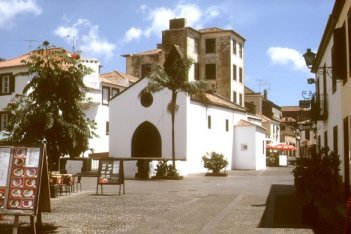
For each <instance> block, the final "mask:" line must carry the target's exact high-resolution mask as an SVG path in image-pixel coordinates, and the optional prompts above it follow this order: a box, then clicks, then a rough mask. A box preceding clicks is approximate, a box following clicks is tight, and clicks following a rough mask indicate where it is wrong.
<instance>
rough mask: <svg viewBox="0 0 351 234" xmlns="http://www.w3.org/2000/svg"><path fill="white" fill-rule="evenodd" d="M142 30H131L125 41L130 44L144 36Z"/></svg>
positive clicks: (127, 33)
mask: <svg viewBox="0 0 351 234" xmlns="http://www.w3.org/2000/svg"><path fill="white" fill-rule="evenodd" d="M142 33H143V32H142V30H141V29H140V28H134V27H132V28H130V29H129V30H128V31H127V32H126V34H125V36H124V41H126V42H129V41H131V40H134V39H137V38H139V37H140V36H141V35H142Z"/></svg>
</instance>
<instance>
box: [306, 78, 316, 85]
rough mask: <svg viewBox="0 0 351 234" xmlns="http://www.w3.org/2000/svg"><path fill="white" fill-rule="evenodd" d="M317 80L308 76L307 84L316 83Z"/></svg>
mask: <svg viewBox="0 0 351 234" xmlns="http://www.w3.org/2000/svg"><path fill="white" fill-rule="evenodd" d="M315 83H316V80H315V79H314V78H308V79H307V84H315Z"/></svg>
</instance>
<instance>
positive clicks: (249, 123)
mask: <svg viewBox="0 0 351 234" xmlns="http://www.w3.org/2000/svg"><path fill="white" fill-rule="evenodd" d="M235 126H254V127H257V128H261V129H263V130H265V131H266V129H265V128H264V127H262V126H260V125H257V124H254V123H251V122H249V121H246V120H243V119H241V120H240V121H239V122H238V123H237V124H236V125H235Z"/></svg>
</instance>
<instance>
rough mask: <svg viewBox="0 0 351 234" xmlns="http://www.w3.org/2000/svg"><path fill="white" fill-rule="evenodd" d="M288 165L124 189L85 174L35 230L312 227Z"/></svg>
mask: <svg viewBox="0 0 351 234" xmlns="http://www.w3.org/2000/svg"><path fill="white" fill-rule="evenodd" d="M291 169H292V168H290V167H284V168H268V169H266V170H263V171H251V170H242V171H230V172H229V175H228V176H227V177H207V176H204V175H203V174H196V175H189V176H185V177H184V179H183V180H176V181H172V180H149V181H141V180H126V182H125V190H126V194H125V195H121V196H118V188H119V187H118V186H115V185H108V186H104V195H96V193H95V191H96V178H93V177H83V179H82V187H83V192H78V193H72V194H71V195H68V196H66V195H63V196H59V197H58V198H52V199H51V206H52V212H51V213H43V215H42V220H43V224H44V227H43V230H41V231H38V233H133V234H134V233H169V234H170V233H200V234H207V233H314V231H313V230H312V229H311V228H310V227H308V226H306V225H304V224H302V220H301V218H300V209H299V207H300V204H301V200H300V199H299V198H298V197H296V196H295V190H294V186H293V177H292V174H291ZM12 223H13V217H12V216H6V217H5V219H4V220H2V221H0V233H4V234H5V233H12V231H11V228H12V226H11V225H12ZM20 225H21V226H20V230H19V233H28V232H29V218H28V217H20ZM325 233H332V232H331V231H330V230H328V231H326V232H325Z"/></svg>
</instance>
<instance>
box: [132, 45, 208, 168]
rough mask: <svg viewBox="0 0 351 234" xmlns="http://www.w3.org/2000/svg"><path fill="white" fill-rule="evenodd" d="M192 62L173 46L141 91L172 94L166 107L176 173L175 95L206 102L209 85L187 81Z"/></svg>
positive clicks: (176, 108) (176, 106) (173, 164)
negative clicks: (181, 93)
mask: <svg viewBox="0 0 351 234" xmlns="http://www.w3.org/2000/svg"><path fill="white" fill-rule="evenodd" d="M193 63H194V61H193V60H192V59H190V58H187V57H185V56H184V55H183V53H182V52H181V50H180V48H179V47H178V46H177V45H173V47H172V49H171V51H170V53H169V55H168V56H167V58H166V61H165V63H164V66H163V68H162V67H161V66H158V67H156V69H155V71H154V72H152V73H151V74H150V75H149V76H148V77H147V79H148V84H147V86H146V87H145V88H144V89H143V90H142V91H141V93H140V94H139V97H140V96H141V95H142V94H143V93H156V92H159V91H161V90H163V89H165V88H167V89H169V90H170V91H171V92H172V98H171V102H170V103H169V105H168V111H169V112H170V114H171V118H172V166H173V169H174V170H175V171H176V165H175V130H174V123H175V114H176V112H177V110H178V105H177V95H178V93H180V92H183V93H185V94H186V95H188V96H194V97H197V98H199V99H200V100H203V101H206V96H205V94H206V91H208V90H209V88H210V85H209V83H208V82H205V81H188V73H189V69H190V68H191V66H192V64H193Z"/></svg>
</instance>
